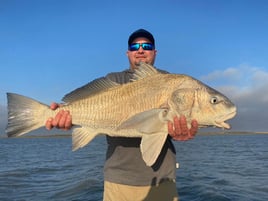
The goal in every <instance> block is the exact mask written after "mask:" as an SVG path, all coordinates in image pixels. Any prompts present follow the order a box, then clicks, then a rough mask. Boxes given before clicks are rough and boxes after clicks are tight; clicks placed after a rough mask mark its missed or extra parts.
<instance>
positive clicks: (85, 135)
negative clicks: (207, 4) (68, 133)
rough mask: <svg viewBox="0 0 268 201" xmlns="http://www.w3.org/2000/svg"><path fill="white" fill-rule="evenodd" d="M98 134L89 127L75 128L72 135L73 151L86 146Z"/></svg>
mask: <svg viewBox="0 0 268 201" xmlns="http://www.w3.org/2000/svg"><path fill="white" fill-rule="evenodd" d="M97 135H98V133H96V132H94V130H92V129H90V128H88V127H79V128H75V129H74V130H73V133H72V141H73V142H72V143H73V151H76V150H77V149H79V148H82V147H84V146H86V145H87V144H88V143H90V142H91V141H92V140H93V138H95V137H96V136H97Z"/></svg>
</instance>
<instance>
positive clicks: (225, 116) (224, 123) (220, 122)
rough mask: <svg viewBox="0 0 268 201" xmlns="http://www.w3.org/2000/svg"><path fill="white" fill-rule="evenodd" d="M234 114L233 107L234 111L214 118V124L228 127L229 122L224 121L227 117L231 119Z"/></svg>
mask: <svg viewBox="0 0 268 201" xmlns="http://www.w3.org/2000/svg"><path fill="white" fill-rule="evenodd" d="M235 115H236V109H234V111H232V112H230V113H229V114H227V115H224V116H222V117H220V118H218V119H216V120H215V124H216V126H217V127H220V128H226V129H230V128H231V126H230V124H228V123H226V122H225V121H226V120H228V119H232V118H233V117H234V116H235Z"/></svg>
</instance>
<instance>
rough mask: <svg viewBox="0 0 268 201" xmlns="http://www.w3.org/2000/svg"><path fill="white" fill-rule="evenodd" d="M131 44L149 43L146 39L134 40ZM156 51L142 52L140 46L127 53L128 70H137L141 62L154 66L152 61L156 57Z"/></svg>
mask: <svg viewBox="0 0 268 201" xmlns="http://www.w3.org/2000/svg"><path fill="white" fill-rule="evenodd" d="M133 43H139V44H141V43H151V41H149V40H148V39H147V38H136V39H135V40H134V41H133V42H132V44H133ZM156 52H157V51H156V50H155V49H153V50H144V49H143V48H142V47H141V46H140V47H139V49H138V50H134V51H130V50H128V51H127V57H128V60H129V63H130V68H131V69H134V68H137V65H138V64H139V63H140V62H141V61H142V62H145V63H147V64H151V65H153V64H154V60H155V57H156Z"/></svg>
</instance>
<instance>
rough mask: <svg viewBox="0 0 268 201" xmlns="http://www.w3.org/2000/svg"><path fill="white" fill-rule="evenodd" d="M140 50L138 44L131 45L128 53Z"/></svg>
mask: <svg viewBox="0 0 268 201" xmlns="http://www.w3.org/2000/svg"><path fill="white" fill-rule="evenodd" d="M139 48H140V44H139V43H133V44H131V45H130V46H129V50H130V51H135V50H138V49H139Z"/></svg>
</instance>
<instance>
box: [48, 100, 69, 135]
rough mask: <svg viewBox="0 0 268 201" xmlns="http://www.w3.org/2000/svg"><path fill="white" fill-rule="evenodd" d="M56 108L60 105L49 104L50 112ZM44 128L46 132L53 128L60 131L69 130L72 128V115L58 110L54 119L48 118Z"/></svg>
mask: <svg viewBox="0 0 268 201" xmlns="http://www.w3.org/2000/svg"><path fill="white" fill-rule="evenodd" d="M58 107H60V104H57V103H51V105H50V109H52V110H56V109H57V108H58ZM45 126H46V129H47V130H51V129H52V128H54V127H55V128H58V129H61V130H70V129H71V127H72V115H71V114H70V111H69V110H60V111H59V112H58V113H57V114H56V116H55V117H54V118H53V117H50V118H48V120H47V121H46V124H45Z"/></svg>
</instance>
